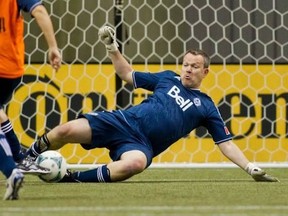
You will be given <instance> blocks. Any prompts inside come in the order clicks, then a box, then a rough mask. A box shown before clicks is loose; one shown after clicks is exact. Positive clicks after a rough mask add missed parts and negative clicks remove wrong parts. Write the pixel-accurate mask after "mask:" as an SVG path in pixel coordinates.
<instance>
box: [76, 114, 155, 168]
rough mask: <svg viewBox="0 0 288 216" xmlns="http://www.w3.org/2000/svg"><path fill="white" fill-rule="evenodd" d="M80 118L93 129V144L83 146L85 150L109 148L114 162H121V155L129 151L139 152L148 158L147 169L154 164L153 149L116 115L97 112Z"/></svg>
mask: <svg viewBox="0 0 288 216" xmlns="http://www.w3.org/2000/svg"><path fill="white" fill-rule="evenodd" d="M79 118H86V119H87V120H88V121H89V124H90V127H91V129H92V142H91V144H81V145H82V147H83V148H84V149H86V150H89V149H94V148H107V149H109V151H110V152H109V155H110V158H111V159H112V160H113V161H117V160H119V159H120V157H121V155H122V154H123V153H125V152H127V151H132V150H139V151H141V152H143V153H144V154H145V155H146V157H147V165H146V167H148V166H149V165H150V164H151V163H152V159H153V150H152V147H151V146H150V145H149V144H147V143H146V142H144V141H143V139H141V138H140V137H139V136H138V135H137V134H136V133H135V132H134V131H133V130H132V128H131V127H130V126H129V125H128V124H127V123H126V122H125V121H124V119H121V118H119V116H117V115H115V113H113V112H105V111H104V112H95V113H89V114H83V115H80V116H79Z"/></svg>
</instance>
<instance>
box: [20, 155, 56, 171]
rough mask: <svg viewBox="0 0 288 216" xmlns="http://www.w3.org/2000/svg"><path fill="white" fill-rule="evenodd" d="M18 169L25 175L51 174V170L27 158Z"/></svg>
mask: <svg viewBox="0 0 288 216" xmlns="http://www.w3.org/2000/svg"><path fill="white" fill-rule="evenodd" d="M17 168H18V169H19V170H20V171H21V172H22V173H24V174H33V175H41V174H48V173H50V172H51V171H50V169H47V168H44V167H42V166H39V165H38V164H37V163H36V162H35V161H34V159H33V158H32V157H30V156H27V157H26V158H24V159H23V160H22V161H21V162H20V163H18V164H17Z"/></svg>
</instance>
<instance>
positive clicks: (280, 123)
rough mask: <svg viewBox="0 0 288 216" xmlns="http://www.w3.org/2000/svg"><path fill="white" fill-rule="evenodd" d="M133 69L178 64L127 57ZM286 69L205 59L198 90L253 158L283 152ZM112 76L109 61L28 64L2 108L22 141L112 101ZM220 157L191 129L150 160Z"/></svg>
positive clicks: (88, 155)
mask: <svg viewBox="0 0 288 216" xmlns="http://www.w3.org/2000/svg"><path fill="white" fill-rule="evenodd" d="M134 69H135V70H139V71H150V72H156V71H162V70H164V69H169V70H173V71H176V72H179V71H180V68H179V67H177V66H176V65H164V66H160V65H149V66H147V65H134ZM287 69H288V67H287V66H286V65H273V66H272V65H257V66H256V65H212V66H211V69H210V74H209V75H208V76H207V78H206V79H205V80H204V81H203V84H202V89H201V90H202V91H203V92H205V93H207V94H208V95H209V96H210V97H212V99H213V100H214V102H215V103H216V104H217V105H218V107H219V109H220V111H221V113H222V115H223V118H224V120H225V122H227V126H228V128H229V129H230V131H231V133H232V134H233V135H234V141H235V143H236V144H237V145H238V146H239V147H240V148H241V149H242V150H243V152H244V153H245V155H246V156H247V157H248V158H249V159H250V160H252V161H260V162H283V161H287V159H288V156H287V155H288V145H287V143H288V142H287V130H288V128H287V125H288V123H287V107H288V106H287V103H288V94H287V91H286V89H287V84H286V83H288V75H287V72H286V71H287ZM115 82H116V81H115V74H114V69H113V66H112V65H96V64H93V65H92V64H91V65H63V66H62V68H61V69H60V70H59V71H58V72H57V73H53V72H52V70H51V68H50V66H43V65H29V66H27V70H26V74H25V76H24V77H23V82H22V84H21V85H20V86H19V87H18V88H17V90H16V91H15V94H14V97H13V99H12V100H11V102H10V104H9V105H8V106H7V113H8V115H9V117H10V118H11V120H12V122H13V125H14V129H15V131H16V132H17V134H18V136H19V139H20V141H21V143H22V144H23V145H24V146H26V147H28V146H30V145H31V143H32V142H33V141H34V140H35V137H36V136H39V135H42V134H43V133H44V132H45V131H49V130H50V129H51V128H53V127H55V126H57V125H59V124H62V123H64V122H67V121H69V120H72V119H75V118H76V117H77V115H79V114H81V113H85V112H90V111H92V110H111V109H115V107H116V89H115ZM123 85H125V84H123ZM149 94H150V92H147V91H144V90H142V89H136V90H135V91H134V92H133V94H132V93H131V94H130V93H129V94H128V97H129V99H128V101H129V103H131V104H138V103H141V101H142V100H143V99H144V98H145V97H147V95H149ZM127 105H129V104H127ZM79 127H81V125H79ZM108 136H109V134H108ZM61 153H62V154H63V155H64V156H65V157H66V158H67V160H68V162H69V163H83V164H90V163H107V162H108V161H110V159H109V156H108V152H107V150H105V149H95V150H90V151H86V150H83V149H82V148H81V147H80V146H79V145H74V144H68V145H66V146H65V147H64V148H63V149H61ZM223 161H227V159H226V158H224V156H223V155H222V154H221V153H220V152H219V150H218V148H217V146H215V145H214V143H213V140H212V139H211V137H210V136H209V134H207V132H206V131H205V130H203V129H199V130H198V129H197V130H195V131H193V132H191V133H190V134H189V135H188V136H187V137H184V138H182V139H181V140H179V141H178V142H176V143H175V144H174V145H173V146H171V147H170V148H169V149H168V150H166V151H165V152H163V153H162V154H161V155H159V156H158V157H156V158H155V159H154V161H153V162H187V163H188V162H192V163H204V162H223Z"/></svg>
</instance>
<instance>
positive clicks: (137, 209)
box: [0, 205, 288, 215]
mask: <svg viewBox="0 0 288 216" xmlns="http://www.w3.org/2000/svg"><path fill="white" fill-rule="evenodd" d="M256 210H263V211H273V210H277V211H279V210H280V211H282V210H283V211H287V210H288V206H284V205H276V206H261V205H251V206H247V205H243V206H242V205H239V206H138V207H137V206H119V207H116V206H105V207H104V206H102V207H101V206H92V207H86V206H78V207H75V206H63V207H0V212H1V213H3V212H6V213H17V212H19V213H27V212H34V213H35V212H51V213H53V212H67V213H68V212H90V211H91V212H93V211H101V212H119V211H120V212H127V211H135V212H140V211H141V212H143V211H148V212H149V211H177V212H186V211H201V212H209V211H233V212H235V211H237V212H238V213H240V212H241V211H256ZM266 213H267V212H266ZM0 215H1V214H0Z"/></svg>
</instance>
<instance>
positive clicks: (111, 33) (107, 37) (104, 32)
mask: <svg viewBox="0 0 288 216" xmlns="http://www.w3.org/2000/svg"><path fill="white" fill-rule="evenodd" d="M98 35H99V37H100V39H101V41H102V42H103V43H104V44H105V46H106V49H107V51H108V52H115V51H117V50H118V46H119V45H118V43H117V41H116V32H115V29H113V28H112V27H110V26H103V27H101V28H100V29H99V32H98Z"/></svg>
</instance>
